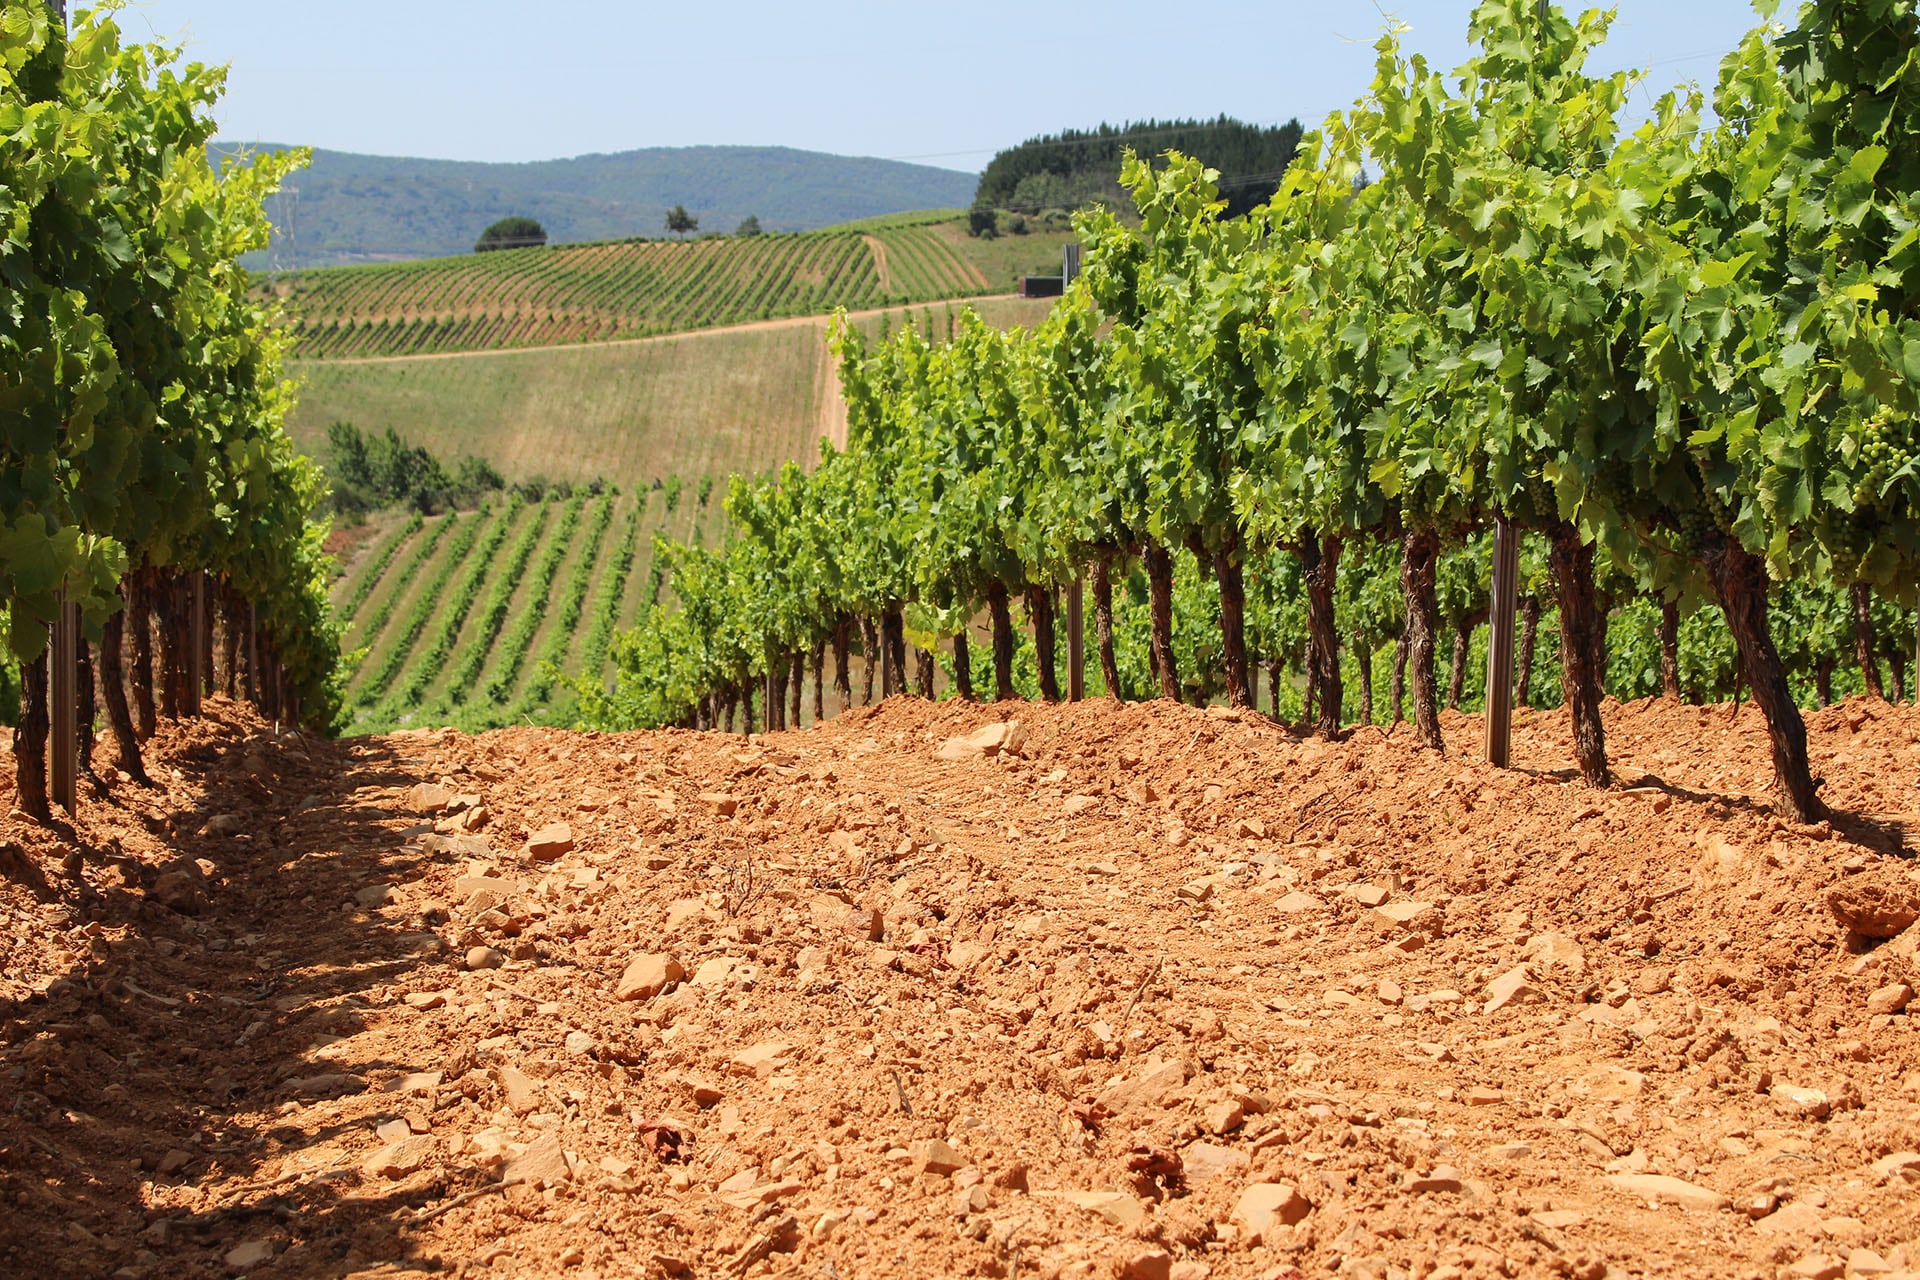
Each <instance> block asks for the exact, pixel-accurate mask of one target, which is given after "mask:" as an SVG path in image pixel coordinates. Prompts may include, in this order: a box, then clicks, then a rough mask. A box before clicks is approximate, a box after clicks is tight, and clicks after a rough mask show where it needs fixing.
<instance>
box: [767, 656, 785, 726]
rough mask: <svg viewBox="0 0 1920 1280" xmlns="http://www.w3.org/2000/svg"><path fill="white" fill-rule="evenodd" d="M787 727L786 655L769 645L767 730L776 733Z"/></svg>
mask: <svg viewBox="0 0 1920 1280" xmlns="http://www.w3.org/2000/svg"><path fill="white" fill-rule="evenodd" d="M786 727H787V661H786V655H785V654H783V653H781V652H780V651H779V650H778V649H776V648H774V647H773V646H772V645H769V646H768V648H767V732H768V733H774V732H777V731H779V730H781V729H784V728H786Z"/></svg>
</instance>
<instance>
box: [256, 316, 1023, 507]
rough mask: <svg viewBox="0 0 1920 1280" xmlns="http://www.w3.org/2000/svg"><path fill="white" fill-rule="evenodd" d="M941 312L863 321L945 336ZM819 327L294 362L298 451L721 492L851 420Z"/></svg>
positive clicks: (820, 321)
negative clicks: (347, 449)
mask: <svg viewBox="0 0 1920 1280" xmlns="http://www.w3.org/2000/svg"><path fill="white" fill-rule="evenodd" d="M966 305H969V306H972V307H973V308H974V309H975V310H977V311H979V312H980V314H981V315H982V316H983V317H984V318H985V319H987V320H988V322H989V323H992V324H995V325H1009V324H1030V323H1033V322H1034V321H1036V320H1038V319H1039V318H1040V317H1042V316H1044V315H1045V314H1046V310H1047V308H1048V307H1049V306H1050V305H1051V303H1050V302H1049V301H1047V300H1045V299H1038V300H1032V301H1024V300H1020V299H1008V298H982V299H977V300H975V301H973V302H970V303H968V304H966ZM946 310H947V308H946V307H945V306H944V305H943V304H936V305H934V306H931V307H914V308H912V309H911V310H910V311H908V310H901V309H895V310H893V311H891V312H887V313H876V314H871V315H863V316H861V317H860V321H861V323H862V325H863V326H864V327H866V328H868V329H870V330H872V331H874V332H876V333H877V332H878V331H879V330H880V329H881V328H882V327H883V326H884V325H889V324H890V325H892V326H894V327H898V326H899V325H900V324H901V323H903V322H904V321H905V320H906V318H908V317H910V318H911V323H913V324H915V325H918V326H921V327H922V328H924V327H925V326H926V325H927V324H928V323H929V322H930V323H932V325H933V326H934V329H935V331H936V333H943V332H944V326H945V323H946ZM826 328H827V322H826V320H825V319H824V318H822V317H809V318H805V319H798V320H792V321H782V322H779V323H777V324H774V325H769V326H765V327H759V328H752V329H734V330H726V331H722V332H717V333H694V334H680V335H675V336H672V337H667V338H658V339H650V340H647V341H644V342H630V343H616V344H606V345H599V346H591V347H566V348H559V349H555V350H541V351H518V352H487V353H476V354H471V355H462V356H450V357H435V358H432V359H421V360H391V361H378V362H348V361H333V360H308V361H300V362H297V363H296V365H295V366H294V367H295V371H296V372H297V374H298V376H299V377H300V379H301V381H302V382H303V384H304V385H303V387H302V389H301V392H300V399H299V403H298V406H297V407H296V409H295V410H294V412H293V415H292V417H291V419H290V421H289V424H288V426H289V430H290V431H291V432H292V434H293V438H294V441H295V442H296V443H297V444H298V445H299V446H300V447H301V448H302V449H304V450H305V451H307V452H308V453H311V454H312V455H313V456H315V457H324V456H325V446H326V430H327V424H328V423H331V422H339V421H345V422H352V423H354V424H356V425H357V426H360V427H362V428H364V429H368V430H375V431H378V430H384V429H385V428H387V427H392V428H393V429H394V430H396V431H398V432H399V433H400V434H401V435H403V436H405V437H406V438H407V439H408V440H410V441H412V442H414V443H416V444H420V445H424V446H426V447H427V448H428V449H429V450H431V451H432V452H433V453H434V454H435V455H436V456H438V457H443V458H456V457H458V456H460V455H461V454H469V453H471V454H476V455H478V456H480V457H483V458H486V459H487V460H488V461H490V462H492V463H493V464H494V465H495V466H496V467H498V468H500V470H501V471H502V472H504V473H505V474H506V475H508V476H510V477H513V478H515V479H526V478H528V477H531V476H535V475H539V476H545V477H547V478H549V479H553V480H569V481H585V480H594V479H604V480H607V481H610V482H612V483H614V484H617V485H619V486H621V487H622V488H639V487H642V486H645V485H650V484H652V483H653V481H655V480H656V479H661V480H663V479H665V478H667V477H669V476H674V475H678V476H684V477H687V478H688V479H692V478H694V477H698V476H712V477H715V478H716V479H719V478H723V477H725V476H727V475H729V474H731V473H732V472H735V471H747V472H758V471H766V470H769V469H771V468H774V467H777V466H779V465H780V464H781V463H783V462H785V461H786V460H788V459H789V458H798V459H801V460H802V461H807V460H810V459H812V458H813V457H814V456H815V455H816V454H817V453H818V452H819V446H818V445H817V443H816V441H818V440H819V439H820V438H821V437H822V436H825V437H827V438H830V439H834V440H839V439H840V438H841V433H842V430H843V424H844V421H845V411H844V408H843V406H842V404H841V401H840V388H839V381H838V379H837V377H836V375H835V373H834V370H833V363H832V359H831V356H830V355H829V353H828V351H827V346H826Z"/></svg>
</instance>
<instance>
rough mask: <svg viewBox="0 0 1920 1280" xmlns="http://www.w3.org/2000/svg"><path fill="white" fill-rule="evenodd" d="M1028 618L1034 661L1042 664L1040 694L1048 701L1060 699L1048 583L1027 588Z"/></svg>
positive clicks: (1051, 596) (1051, 593)
mask: <svg viewBox="0 0 1920 1280" xmlns="http://www.w3.org/2000/svg"><path fill="white" fill-rule="evenodd" d="M1026 600H1027V620H1028V621H1029V622H1031V623H1032V624H1033V663H1034V666H1035V667H1037V668H1039V673H1040V696H1041V697H1042V698H1044V699H1046V700H1047V701H1048V702H1058V701H1060V676H1059V672H1058V664H1057V659H1058V658H1059V654H1058V653H1057V652H1056V648H1057V645H1056V643H1055V640H1054V634H1053V591H1052V589H1051V588H1049V587H1040V586H1030V587H1028V588H1027V591H1026Z"/></svg>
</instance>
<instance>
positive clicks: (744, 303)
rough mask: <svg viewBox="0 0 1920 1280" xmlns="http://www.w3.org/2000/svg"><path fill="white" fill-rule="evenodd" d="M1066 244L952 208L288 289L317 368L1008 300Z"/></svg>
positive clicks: (321, 273) (327, 272) (379, 269)
mask: <svg viewBox="0 0 1920 1280" xmlns="http://www.w3.org/2000/svg"><path fill="white" fill-rule="evenodd" d="M1064 238H1065V236H1064V234H1062V233H1053V234H1044V235H1033V236H1022V237H1006V238H1003V239H1001V240H998V241H988V240H977V239H974V238H972V237H970V236H968V235H967V234H966V232H965V230H964V228H963V226H962V224H961V223H960V221H959V220H958V219H957V218H956V217H954V216H953V215H952V214H951V213H949V212H945V211H935V212H932V213H925V214H920V215H916V216H914V217H892V218H885V219H876V220H874V221H872V222H868V223H859V224H854V225H852V226H850V227H841V228H833V229H829V230H824V231H814V232H806V233H802V234H797V235H761V236H750V237H741V238H738V239H716V240H694V241H687V242H676V241H625V242H620V243H613V244H584V245H560V246H553V247H548V248H530V249H514V250H507V251H504V252H497V253H482V254H473V253H469V254H464V255H461V256H458V257H447V258H433V259H429V260H426V261H422V262H407V263H395V264H384V265H378V266H363V267H346V268H330V269H324V270H314V271H303V272H298V273H295V274H292V275H289V276H286V277H283V278H282V279H280V280H279V281H278V282H277V283H276V284H275V285H274V287H275V289H276V290H277V291H278V293H279V295H280V296H281V298H282V299H283V300H284V301H285V302H286V304H287V306H288V309H289V311H290V312H291V314H292V317H293V326H294V334H295V337H296V347H295V354H296V355H298V356H300V357H302V358H309V359H317V358H335V357H365V356H411V355H429V354H436V353H442V352H452V351H488V350H506V349H512V348H516V347H537V346H553V345H559V344H564V343H576V342H596V341H608V340H613V339H621V338H636V337H646V336H649V335H653V334H660V333H672V332H678V331H683V330H688V329H699V328H706V327H710V326H713V325H724V324H740V323H744V322H749V321H755V320H768V319H773V318H776V317H782V316H794V315H822V314H825V313H827V312H830V311H832V310H833V309H834V308H835V307H841V306H845V307H851V308H863V307H876V306H885V305H888V304H890V303H903V302H928V301H933V300H936V299H948V298H960V297H969V296H975V295H981V294H989V293H1006V292H1010V291H1011V290H1012V289H1013V287H1014V283H1015V280H1014V276H1015V272H1016V271H1018V270H1032V269H1034V268H1035V267H1039V266H1044V265H1051V264H1057V262H1058V261H1059V252H1060V250H1059V245H1060V242H1061V241H1062V240H1063V239H1064ZM1053 269H1055V270H1057V269H1058V268H1057V266H1054V268H1053Z"/></svg>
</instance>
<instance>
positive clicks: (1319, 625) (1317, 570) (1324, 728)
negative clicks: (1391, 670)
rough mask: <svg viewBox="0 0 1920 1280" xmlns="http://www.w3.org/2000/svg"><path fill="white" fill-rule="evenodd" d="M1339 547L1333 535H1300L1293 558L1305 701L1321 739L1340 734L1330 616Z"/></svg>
mask: <svg viewBox="0 0 1920 1280" xmlns="http://www.w3.org/2000/svg"><path fill="white" fill-rule="evenodd" d="M1341 547H1342V543H1341V541H1340V538H1339V537H1338V536H1337V535H1335V534H1331V533H1329V534H1326V535H1324V536H1321V535H1317V534H1315V533H1314V531H1313V530H1311V529H1302V530H1301V531H1300V542H1299V545H1298V550H1297V554H1298V555H1299V557H1300V566H1301V568H1302V569H1303V570H1304V571H1305V574H1304V576H1305V578H1306V583H1307V697H1308V699H1309V701H1311V702H1312V703H1313V705H1314V706H1315V708H1316V709H1317V710H1318V712H1319V715H1318V717H1317V718H1316V719H1315V720H1314V731H1315V732H1316V733H1318V734H1319V735H1320V736H1321V737H1323V738H1331V737H1333V736H1334V735H1335V734H1337V733H1339V732H1340V713H1341V711H1342V709H1343V708H1344V707H1345V705H1346V691H1345V690H1343V689H1342V688H1341V687H1340V632H1339V630H1338V619H1337V618H1336V617H1335V616H1334V604H1333V599H1334V591H1335V590H1336V588H1337V587H1338V586H1339V582H1340V551H1341Z"/></svg>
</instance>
